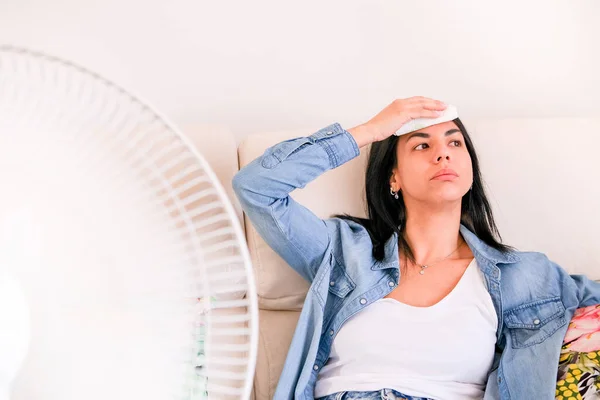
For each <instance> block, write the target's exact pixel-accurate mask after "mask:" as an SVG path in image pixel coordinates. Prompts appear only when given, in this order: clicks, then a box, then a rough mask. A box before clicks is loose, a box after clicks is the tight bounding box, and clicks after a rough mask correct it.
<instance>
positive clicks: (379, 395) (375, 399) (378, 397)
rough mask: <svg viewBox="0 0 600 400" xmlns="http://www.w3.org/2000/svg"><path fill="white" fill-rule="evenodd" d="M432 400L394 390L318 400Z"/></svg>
mask: <svg viewBox="0 0 600 400" xmlns="http://www.w3.org/2000/svg"><path fill="white" fill-rule="evenodd" d="M350 399H356V400H359V399H360V400H432V399H428V398H426V397H415V396H409V395H407V394H404V393H400V392H398V391H396V390H394V389H381V390H376V391H373V392H337V393H333V394H330V395H328V396H325V397H319V398H318V399H317V400H350Z"/></svg>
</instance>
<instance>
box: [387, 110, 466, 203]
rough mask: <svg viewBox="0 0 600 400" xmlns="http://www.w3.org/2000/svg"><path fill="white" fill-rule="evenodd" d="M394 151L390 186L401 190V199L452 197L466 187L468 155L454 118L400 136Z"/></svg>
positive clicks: (459, 196) (442, 199)
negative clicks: (393, 166) (395, 163)
mask: <svg viewBox="0 0 600 400" xmlns="http://www.w3.org/2000/svg"><path fill="white" fill-rule="evenodd" d="M396 152H397V154H396V156H397V160H398V164H397V166H396V168H394V170H393V172H392V177H391V179H390V186H391V187H392V188H393V189H394V191H398V190H401V191H402V195H403V196H404V199H405V201H406V200H407V199H410V198H412V199H415V200H417V201H422V202H428V203H440V202H448V201H456V200H459V199H462V197H463V196H464V195H465V194H466V193H467V192H468V191H469V188H470V186H471V184H472V182H473V167H472V165H471V156H470V155H469V152H468V151H467V147H466V145H465V140H464V138H463V135H462V133H461V132H460V130H459V129H458V126H456V124H455V123H454V122H452V121H450V122H444V123H441V124H437V125H433V126H430V127H427V128H423V129H420V130H418V131H415V132H411V133H407V134H405V135H402V136H400V138H399V140H398V146H397V148H396Z"/></svg>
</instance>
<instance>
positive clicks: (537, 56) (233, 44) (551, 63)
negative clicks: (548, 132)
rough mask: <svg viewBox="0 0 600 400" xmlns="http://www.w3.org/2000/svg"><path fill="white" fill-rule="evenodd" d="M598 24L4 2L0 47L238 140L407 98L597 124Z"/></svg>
mask: <svg viewBox="0 0 600 400" xmlns="http://www.w3.org/2000/svg"><path fill="white" fill-rule="evenodd" d="M599 15H600V2H598V1H597V0H588V1H577V0H575V1H563V0H560V1H558V0H550V1H548V0H545V1H503V2H494V4H492V2H482V1H478V0H464V1H452V2H450V1H423V0H419V1H408V0H387V1H386V0H364V1H361V0H304V1H302V2H290V1H282V0H256V1H243V0H237V1H234V0H219V1H217V0H212V1H206V0H202V1H199V0H169V1H166V0H162V1H156V0H154V1H148V0H85V1H84V0H53V1H48V0H0V43H12V44H18V45H24V46H28V47H31V48H34V49H37V50H42V51H46V52H49V53H52V54H55V55H58V56H62V57H65V58H68V59H70V60H72V61H75V62H77V63H79V64H82V65H84V66H87V67H88V68H91V69H93V70H95V71H97V72H99V73H101V74H103V75H105V76H107V77H109V78H111V79H113V80H114V81H116V82H118V83H120V84H122V85H124V86H125V87H127V88H130V89H133V90H134V91H136V92H137V93H139V94H140V95H141V96H142V97H144V98H146V99H147V100H148V101H150V102H151V103H152V104H154V105H155V106H157V107H158V108H159V109H160V110H161V111H162V112H163V113H165V114H166V115H168V116H170V117H171V119H173V120H174V121H175V122H176V123H177V124H179V125H188V124H198V123H218V124H224V125H227V126H228V127H229V128H230V129H231V130H232V131H233V133H234V134H235V135H236V138H237V139H238V140H240V139H241V138H243V137H244V136H246V135H248V134H250V133H253V132H258V131H263V130H276V129H287V128H298V127H315V128H317V127H319V126H322V125H325V124H328V123H330V122H333V121H339V122H341V123H343V124H346V125H350V124H355V123H359V122H363V121H364V120H366V119H368V118H370V117H371V116H372V115H373V114H374V113H376V112H377V111H379V109H381V108H383V107H384V106H385V105H387V104H388V103H389V102H390V101H391V100H392V99H394V98H396V97H408V96H412V95H426V96H432V97H438V98H441V99H443V100H446V101H448V102H452V103H455V104H457V105H458V106H459V109H460V110H461V112H462V114H463V116H466V117H468V116H502V117H504V116H593V115H598V114H599V113H600V74H599V73H598V71H600V44H598V39H600V24H598V23H597V21H598V16H599ZM467 122H468V120H467Z"/></svg>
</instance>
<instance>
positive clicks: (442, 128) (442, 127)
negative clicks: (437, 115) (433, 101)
mask: <svg viewBox="0 0 600 400" xmlns="http://www.w3.org/2000/svg"><path fill="white" fill-rule="evenodd" d="M457 129H459V128H458V126H457V125H456V124H455V123H454V122H453V121H448V122H442V123H440V124H435V125H432V126H428V127H426V128H422V129H418V130H416V131H413V132H409V133H406V134H404V135H402V136H400V142H402V143H406V142H407V141H408V140H409V139H410V138H411V137H412V136H415V134H419V133H421V134H427V135H429V136H431V137H432V138H435V137H441V136H444V135H445V134H446V132H448V131H451V130H457ZM453 136H462V133H461V132H460V130H459V132H457V133H455V134H454V135H453ZM417 137H420V138H422V137H423V135H418V136H417Z"/></svg>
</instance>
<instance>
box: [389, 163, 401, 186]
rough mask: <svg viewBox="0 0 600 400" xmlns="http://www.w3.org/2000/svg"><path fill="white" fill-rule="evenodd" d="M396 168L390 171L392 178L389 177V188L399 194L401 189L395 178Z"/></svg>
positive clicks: (398, 181)
mask: <svg viewBox="0 0 600 400" xmlns="http://www.w3.org/2000/svg"><path fill="white" fill-rule="evenodd" d="M396 172H397V170H396V168H394V170H393V171H392V176H391V177H390V187H391V188H392V190H393V191H394V192H399V191H400V189H402V187H401V185H400V180H399V179H397V178H396Z"/></svg>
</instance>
